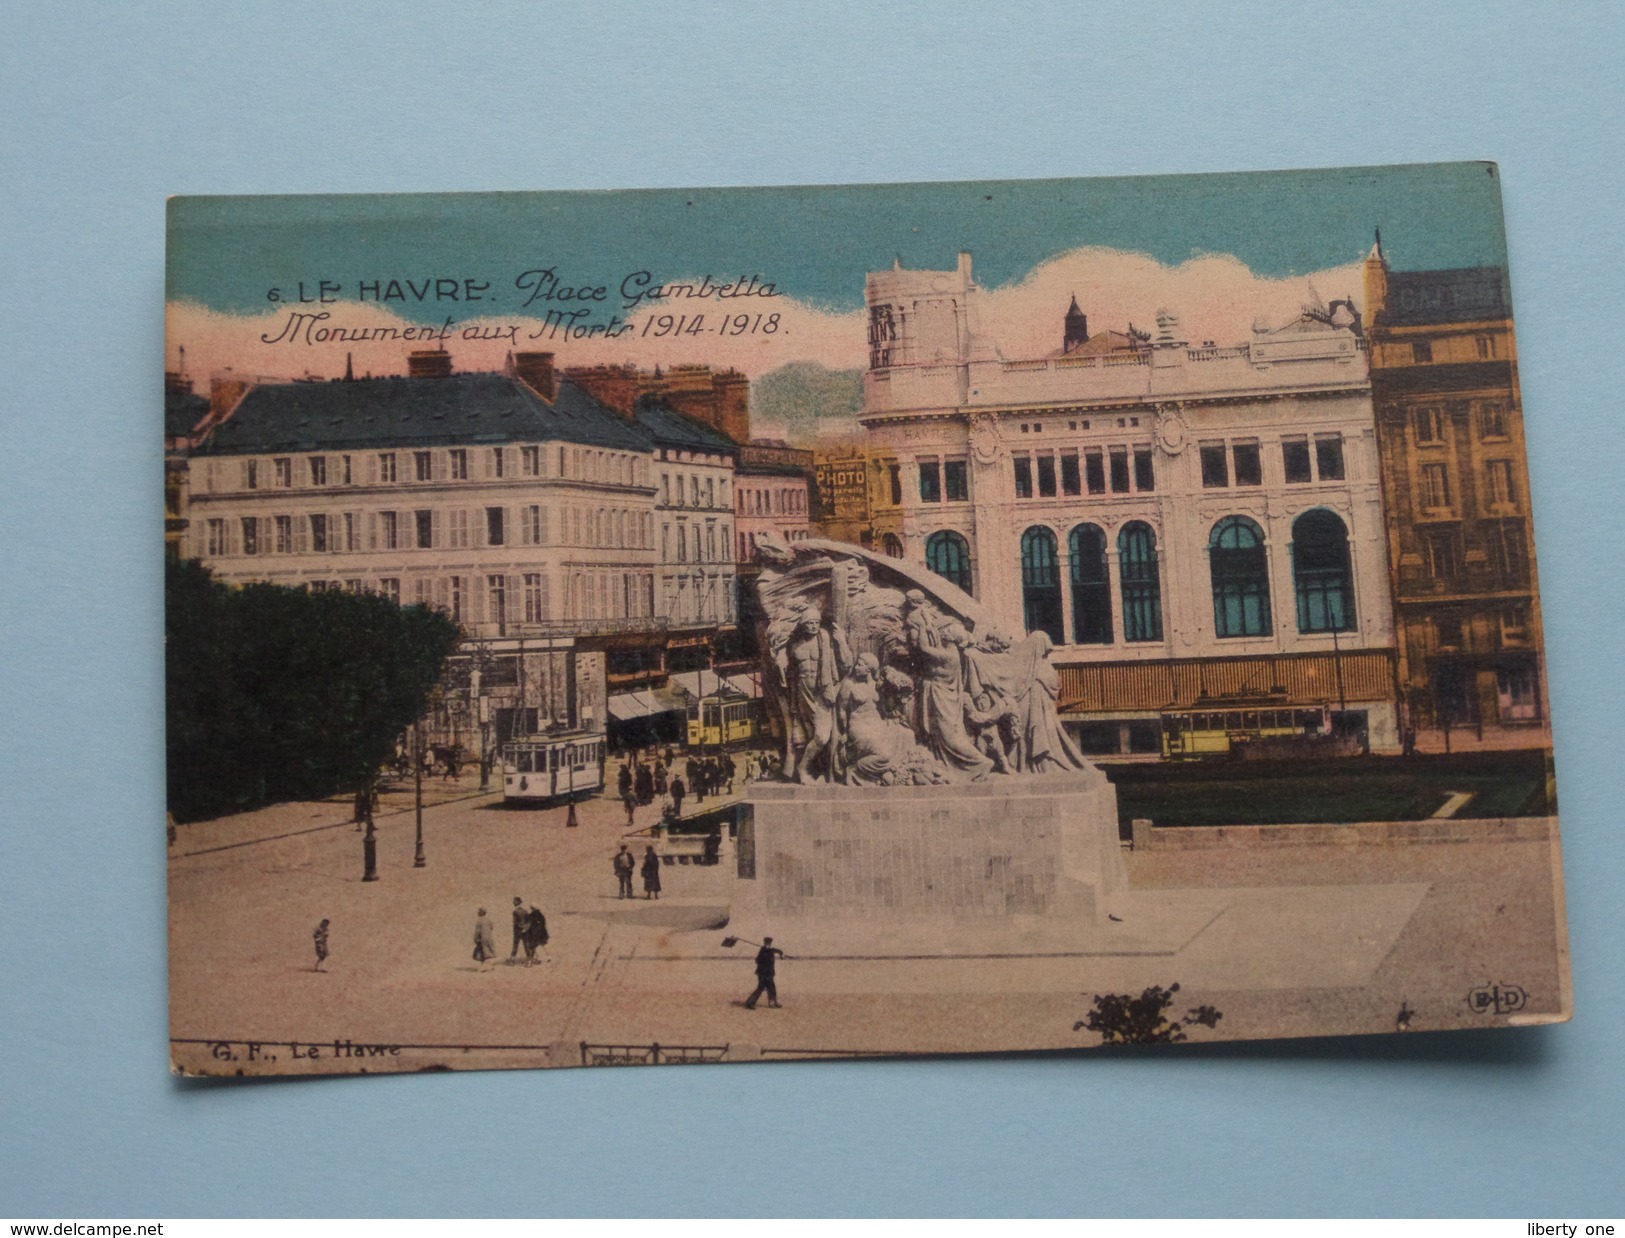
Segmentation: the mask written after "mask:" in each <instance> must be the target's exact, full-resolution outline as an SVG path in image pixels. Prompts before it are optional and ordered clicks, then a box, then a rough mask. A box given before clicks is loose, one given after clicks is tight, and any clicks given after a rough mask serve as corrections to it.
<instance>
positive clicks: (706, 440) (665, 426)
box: [637, 401, 739, 456]
mask: <svg viewBox="0 0 1625 1238" xmlns="http://www.w3.org/2000/svg"><path fill="white" fill-rule="evenodd" d="M637 415H638V425H640V426H642V427H643V429H645V430H646V431H648V432H649V434H650V435H651V436H652V437H653V438H654V441H655V443H656V444H658V445H659V446H661V447H676V448H679V449H681V450H683V451H710V452H718V453H722V454H725V455H730V456H736V455H738V454H739V444H738V443H736V442H734V441H733V439H731V438H729V437H728V436H727V435H726V434H724V433H723V432H722V431H721V430H716V429H713V428H712V427H711V426H708V425H706V424H705V422H703V421H698V420H696V419H695V418H693V417H690V416H688V414H686V413H679V412H678V411H677V410H676V409H673V408H668V407H666V405H664V404H662V403H660V402H658V401H645V402H643V403H640V404H639V405H638V414H637Z"/></svg>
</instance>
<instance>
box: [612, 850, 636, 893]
mask: <svg viewBox="0 0 1625 1238" xmlns="http://www.w3.org/2000/svg"><path fill="white" fill-rule="evenodd" d="M614 867H615V880H616V881H617V882H619V883H620V893H619V894H618V895H617V897H618V898H631V897H633V894H632V874H633V873H635V872H637V871H638V861H637V857H635V856H634V855H633V854H632V853H631V852H630V851H628V850H627V849H626V844H625V843H622V844H621V849H620V850H619V851H617V852H616V853H615V864H614Z"/></svg>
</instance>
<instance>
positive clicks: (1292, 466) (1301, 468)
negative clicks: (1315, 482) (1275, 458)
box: [1281, 438, 1312, 483]
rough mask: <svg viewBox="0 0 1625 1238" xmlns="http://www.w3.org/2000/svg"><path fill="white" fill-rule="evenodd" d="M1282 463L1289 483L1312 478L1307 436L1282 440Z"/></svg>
mask: <svg viewBox="0 0 1625 1238" xmlns="http://www.w3.org/2000/svg"><path fill="white" fill-rule="evenodd" d="M1281 465H1282V468H1283V469H1284V470H1285V472H1286V479H1287V481H1288V482H1289V483H1292V482H1306V481H1310V480H1312V477H1311V475H1310V472H1309V440H1308V439H1305V438H1289V439H1284V440H1282V442H1281Z"/></svg>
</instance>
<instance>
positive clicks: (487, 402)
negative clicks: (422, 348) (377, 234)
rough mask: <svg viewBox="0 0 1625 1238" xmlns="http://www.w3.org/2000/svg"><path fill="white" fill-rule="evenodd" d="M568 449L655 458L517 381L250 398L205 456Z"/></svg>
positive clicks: (281, 392)
mask: <svg viewBox="0 0 1625 1238" xmlns="http://www.w3.org/2000/svg"><path fill="white" fill-rule="evenodd" d="M514 442H528V443H536V442H565V443H583V444H586V445H587V446H591V447H610V448H616V449H619V450H625V451H648V450H650V447H651V445H652V444H651V440H650V438H649V435H648V434H647V433H645V432H644V431H643V430H641V429H640V428H639V427H638V426H636V425H634V424H632V423H631V422H630V421H628V420H627V419H626V418H625V417H622V416H620V415H619V414H617V413H615V412H613V411H612V410H610V409H608V408H606V407H604V405H602V404H600V403H599V402H598V401H597V400H595V399H593V397H592V396H590V395H588V394H587V393H586V392H585V391H583V390H581V389H580V388H579V387H577V386H575V385H574V384H573V383H569V382H564V383H560V384H559V390H558V394H557V395H556V397H555V398H554V400H553V402H552V403H551V404H549V403H548V402H547V401H546V400H543V399H542V398H541V396H539V395H537V394H536V392H534V391H532V390H531V389H530V388H529V387H528V386H526V385H525V384H524V383H522V382H520V381H519V380H518V379H516V378H509V377H507V376H506V375H502V374H452V375H449V376H447V377H445V378H398V377H397V378H364V379H357V380H354V381H349V382H345V381H339V382H317V383H270V384H265V385H262V386H257V387H254V388H252V389H251V390H250V391H249V392H248V394H247V395H246V396H244V397H243V400H242V403H241V404H239V405H238V406H237V410H236V412H234V413H233V414H232V415H231V417H230V418H228V419H227V420H226V421H225V422H223V423H222V424H221V425H220V426H218V427H216V429H215V430H214V432H213V434H212V435H211V436H210V438H209V441H208V442H207V443H206V444H205V446H204V448H203V451H204V454H213V455H251V454H256V453H261V452H277V451H321V450H340V449H347V448H349V449H361V450H364V449H367V448H374V447H377V448H388V447H401V448H412V447H433V446H446V445H464V444H479V443H514Z"/></svg>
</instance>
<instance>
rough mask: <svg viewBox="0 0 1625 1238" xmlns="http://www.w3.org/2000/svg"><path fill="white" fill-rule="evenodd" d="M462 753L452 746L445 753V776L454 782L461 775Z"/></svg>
mask: <svg viewBox="0 0 1625 1238" xmlns="http://www.w3.org/2000/svg"><path fill="white" fill-rule="evenodd" d="M462 764H463V761H462V754H461V753H459V752H458V751H457V749H455V748H453V749H451V750H450V751H448V752H447V753H446V777H447V778H449V779H451V780H452V781H453V782H456V781H457V779H458V778H459V777H461V776H462Z"/></svg>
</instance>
